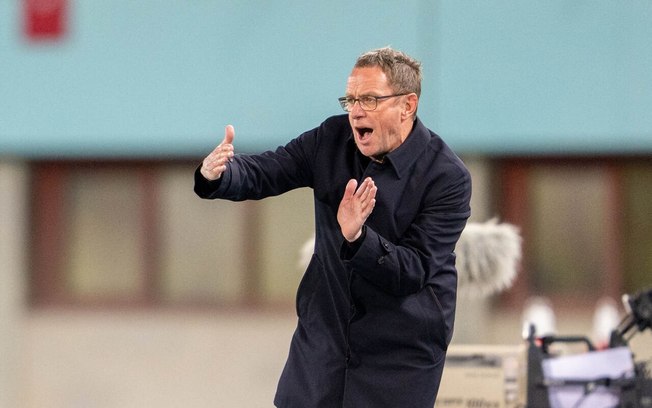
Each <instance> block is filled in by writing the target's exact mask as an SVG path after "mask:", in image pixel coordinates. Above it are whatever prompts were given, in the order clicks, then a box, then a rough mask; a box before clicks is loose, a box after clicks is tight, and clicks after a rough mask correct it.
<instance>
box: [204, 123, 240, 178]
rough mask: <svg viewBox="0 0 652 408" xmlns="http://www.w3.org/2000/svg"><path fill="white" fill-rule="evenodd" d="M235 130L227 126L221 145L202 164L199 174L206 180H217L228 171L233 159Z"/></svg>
mask: <svg viewBox="0 0 652 408" xmlns="http://www.w3.org/2000/svg"><path fill="white" fill-rule="evenodd" d="M234 137H235V129H233V126H231V125H227V127H226V128H225V130H224V140H222V143H220V144H219V145H218V146H217V147H216V148H215V149H214V150H213V151H212V152H211V153H210V154H209V155H208V156H206V158H205V159H204V161H203V162H202V164H201V169H200V170H199V172H200V173H201V175H202V176H204V178H205V179H206V180H211V181H213V180H217V179H219V178H220V177H221V176H222V173H224V172H225V171H226V165H227V163H228V162H229V161H230V160H231V159H232V158H233V155H234V154H235V153H234V150H233V138H234Z"/></svg>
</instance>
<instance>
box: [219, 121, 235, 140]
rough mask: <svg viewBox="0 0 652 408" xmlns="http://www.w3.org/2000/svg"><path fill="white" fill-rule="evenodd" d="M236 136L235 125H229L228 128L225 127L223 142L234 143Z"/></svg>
mask: <svg viewBox="0 0 652 408" xmlns="http://www.w3.org/2000/svg"><path fill="white" fill-rule="evenodd" d="M234 137H235V129H234V128H233V125H227V126H226V128H224V140H222V144H232V143H233V138H234Z"/></svg>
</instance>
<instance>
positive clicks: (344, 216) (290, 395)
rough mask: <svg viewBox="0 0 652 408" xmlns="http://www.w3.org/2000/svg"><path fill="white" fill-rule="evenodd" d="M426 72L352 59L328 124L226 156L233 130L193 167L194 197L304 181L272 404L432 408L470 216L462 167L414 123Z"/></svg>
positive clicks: (251, 193) (386, 55) (377, 54)
mask: <svg viewBox="0 0 652 408" xmlns="http://www.w3.org/2000/svg"><path fill="white" fill-rule="evenodd" d="M420 92H421V66H420V63H419V62H418V61H415V60H414V59H412V58H411V57H409V56H407V55H405V54H403V53H401V52H398V51H395V50H392V49H390V48H382V49H378V50H374V51H370V52H368V53H366V54H363V55H362V56H360V57H359V58H358V60H357V62H356V64H355V66H354V68H353V70H352V72H351V75H350V76H349V79H348V83H347V86H346V95H345V96H344V97H342V98H340V100H339V101H340V104H341V105H342V108H343V109H344V110H345V111H346V112H348V116H347V115H341V116H335V117H331V118H329V119H327V120H326V121H324V122H323V123H322V124H321V125H320V126H319V127H317V128H315V129H313V130H310V131H308V132H306V133H303V134H302V135H300V136H299V137H298V138H296V139H294V140H292V141H290V142H289V143H288V144H287V145H285V146H284V147H279V148H278V149H276V151H274V152H271V151H269V152H265V153H262V154H259V155H235V154H234V150H233V139H234V129H233V127H231V126H227V128H226V132H225V137H224V140H223V142H222V143H221V144H220V145H219V146H217V148H215V150H213V152H211V153H210V154H209V155H208V156H207V157H206V158H205V159H204V161H203V162H202V165H201V166H200V167H199V168H198V169H197V172H196V173H195V192H196V193H197V194H198V195H199V196H201V197H203V198H223V199H228V200H234V201H239V200H246V199H260V198H264V197H268V196H273V195H277V194H281V193H283V192H286V191H289V190H292V189H294V188H299V187H311V188H312V189H313V191H314V200H315V217H316V219H315V221H316V222H315V225H316V239H315V250H314V254H313V256H312V260H311V261H310V264H309V266H308V268H307V270H306V273H305V275H304V277H303V279H302V281H301V283H300V285H299V289H298V293H297V315H298V325H297V329H296V331H295V333H294V336H293V338H292V343H291V346H290V352H289V356H288V360H287V363H286V365H285V368H284V370H283V373H282V375H281V379H280V381H279V385H278V390H277V393H276V397H275V400H274V403H275V405H276V406H277V407H281V408H322V407H323V408H333V407H347V408H349V407H350V408H379V407H397V408H404V407H410V408H415V407H416V408H432V406H433V405H434V402H435V397H436V395H437V390H438V388H439V382H440V378H441V374H442V369H443V365H444V357H445V353H446V349H447V347H448V343H449V342H450V339H451V336H452V332H453V320H454V314H455V298H456V287H457V273H456V270H455V253H454V249H455V244H456V242H457V240H458V238H459V236H460V233H461V232H462V229H463V228H464V226H465V224H466V220H467V218H468V217H469V215H470V207H469V201H470V197H471V180H470V177H469V173H468V171H467V170H466V168H465V167H464V165H463V164H462V162H461V161H460V160H459V159H458V157H456V156H455V154H454V153H453V152H452V151H451V150H450V149H449V148H448V147H447V146H446V144H445V143H444V142H443V141H442V139H440V138H439V136H437V135H436V134H434V133H433V132H431V131H429V130H428V129H427V128H426V127H425V126H424V125H423V124H422V123H421V121H420V120H419V119H418V118H417V116H416V112H417V106H418V103H419V96H420Z"/></svg>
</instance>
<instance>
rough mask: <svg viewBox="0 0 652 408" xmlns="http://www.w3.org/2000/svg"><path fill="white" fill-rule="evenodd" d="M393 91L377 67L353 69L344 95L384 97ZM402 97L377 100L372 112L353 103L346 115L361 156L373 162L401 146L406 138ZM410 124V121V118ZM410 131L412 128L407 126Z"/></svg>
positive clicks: (352, 96)
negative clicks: (369, 158)
mask: <svg viewBox="0 0 652 408" xmlns="http://www.w3.org/2000/svg"><path fill="white" fill-rule="evenodd" d="M392 94H394V91H393V90H392V89H391V88H390V86H389V84H388V83H387V77H386V76H385V73H384V72H383V71H382V70H381V69H380V68H379V67H365V68H354V69H353V71H352V72H351V75H350V76H349V80H348V82H347V85H346V96H347V97H350V98H360V97H361V96H369V95H370V96H386V95H392ZM404 98H405V96H397V97H395V98H387V99H379V100H378V106H377V107H376V109H375V110H373V111H366V110H364V109H362V107H361V106H360V102H356V103H355V104H354V105H353V107H352V108H351V111H350V112H349V122H350V123H351V128H352V129H353V136H354V137H355V143H356V145H357V146H358V149H359V150H360V152H362V154H364V155H365V156H367V157H371V158H373V159H376V160H382V159H383V157H385V155H386V154H387V153H389V152H391V151H392V150H394V149H396V148H397V147H398V146H400V144H401V143H403V141H404V140H405V138H406V137H407V134H408V133H409V130H408V131H407V132H406V131H405V129H406V128H405V123H404V120H403V119H404V114H403V113H404V112H403V111H404V110H405V109H404V106H405V103H404ZM409 120H410V121H411V118H410V119H409ZM410 128H411V125H410Z"/></svg>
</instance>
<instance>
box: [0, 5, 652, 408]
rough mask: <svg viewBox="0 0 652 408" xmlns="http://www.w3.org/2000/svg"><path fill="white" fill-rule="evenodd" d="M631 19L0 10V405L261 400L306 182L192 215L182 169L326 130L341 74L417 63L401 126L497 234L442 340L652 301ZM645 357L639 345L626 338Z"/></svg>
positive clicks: (586, 319)
mask: <svg viewBox="0 0 652 408" xmlns="http://www.w3.org/2000/svg"><path fill="white" fill-rule="evenodd" d="M650 38H652V2H651V1H649V0H631V1H619V2H616V1H609V0H598V1H565V0H551V1H546V2H512V1H505V0H495V1H464V2H459V1H454V0H403V1H401V2H395V1H384V0H379V1H369V0H366V1H365V0H363V1H358V2H347V1H341V0H332V1H329V2H303V1H274V2H271V1H238V2H236V1H218V0H194V1H171V0H156V1H153V0H143V1H138V2H135V1H127V0H111V1H96V0H2V1H0V68H1V70H0V214H1V215H0V407H3V408H4V407H7V408H14V407H27V408H32V407H34V408H36V407H55V408H56V407H66V408H67V407H121V408H122V407H154V406H156V407H179V406H189V407H243V406H247V407H270V406H272V403H271V401H272V399H273V395H274V392H275V387H276V382H277V380H278V377H279V375H280V372H281V369H282V367H283V364H284V362H285V358H286V356H287V350H288V345H289V341H290V337H291V335H292V332H293V330H294V326H295V324H296V316H295V312H294V296H295V292H296V288H297V285H298V283H299V281H300V279H301V276H302V272H303V270H302V268H301V267H300V266H299V265H298V263H299V250H300V248H301V246H302V245H303V243H304V242H305V241H306V240H308V239H309V238H310V237H311V234H312V231H313V220H312V215H313V207H312V197H311V191H310V190H298V191H293V192H291V193H288V194H286V195H283V196H281V197H276V198H270V199H265V200H262V201H258V202H244V203H237V204H236V203H230V202H221V201H214V202H207V201H202V200H200V199H199V198H197V197H196V196H195V195H194V193H193V191H192V186H193V172H194V169H195V168H196V166H197V165H198V164H199V163H200V161H201V159H202V158H203V157H204V156H205V155H206V154H207V153H208V152H210V150H212V149H213V148H214V147H215V145H217V144H218V143H219V142H220V141H221V140H222V137H223V132H224V130H223V129H224V126H225V125H227V124H233V125H234V126H235V129H236V138H235V145H236V148H237V149H238V150H239V152H244V153H255V152H260V151H263V150H266V149H271V148H275V147H276V146H278V145H281V144H285V143H286V142H287V141H289V140H290V139H291V138H293V137H295V136H298V135H299V134H300V133H301V132H303V131H305V130H308V129H311V128H313V127H315V126H317V125H318V124H319V123H320V122H321V121H322V120H324V119H325V118H327V117H328V116H331V115H335V114H340V113H342V112H341V109H340V108H339V106H338V103H337V100H336V99H337V97H339V96H342V94H343V93H344V90H345V86H346V78H347V76H348V74H349V72H350V70H351V67H352V65H353V63H354V61H355V59H356V57H357V56H358V55H359V54H361V53H362V52H364V51H367V50H369V49H372V48H377V47H382V46H386V45H390V46H392V47H394V48H397V49H400V50H403V51H405V52H407V53H408V54H411V55H412V56H414V57H416V58H417V59H419V60H421V61H422V63H423V66H424V83H423V92H422V98H421V101H420V107H419V114H420V117H421V119H422V120H423V121H424V122H425V123H426V125H427V126H428V127H430V128H431V129H433V130H434V131H435V132H437V133H439V134H440V135H441V136H442V137H443V138H444V139H445V140H446V141H447V142H448V143H449V144H450V145H451V146H452V147H453V148H454V150H455V151H456V152H457V153H458V154H459V155H460V156H461V157H462V158H463V160H464V161H465V162H466V163H467V165H468V167H469V168H470V170H471V172H472V175H473V178H474V192H473V194H474V195H473V202H472V207H473V216H472V219H471V221H474V222H482V221H486V220H488V219H490V218H493V217H497V218H498V219H499V220H500V221H504V222H508V223H511V224H514V225H516V226H517V227H518V228H519V231H520V233H521V236H522V237H523V258H522V261H521V264H520V268H519V274H518V277H517V279H516V281H515V282H514V285H513V286H512V287H511V288H510V289H509V290H507V291H505V292H504V293H501V294H499V295H495V296H491V297H487V298H482V299H478V298H464V296H463V295H462V299H463V300H462V301H460V305H459V311H458V318H457V322H456V334H455V338H454V343H457V344H520V343H522V341H523V340H522V330H521V329H522V316H523V308H524V306H525V305H526V303H527V302H528V301H529V300H531V299H532V298H533V297H537V298H544V299H545V300H546V302H548V303H547V304H548V305H550V307H551V308H552V309H553V310H554V313H555V320H554V325H555V327H554V330H556V332H557V333H559V334H569V335H571V334H572V335H577V334H579V335H591V336H593V337H592V338H593V339H594V340H596V341H599V340H600V339H599V338H598V337H597V336H599V334H597V333H594V331H593V330H594V326H593V316H594V313H595V309H596V306H597V305H598V303H599V302H604V301H605V299H607V302H612V304H614V305H615V308H616V309H618V312H619V313H621V314H622V313H624V312H623V310H622V306H621V302H620V298H621V296H622V295H623V294H625V293H634V292H638V291H640V290H643V289H647V288H649V287H650V286H652V277H651V276H652V275H651V272H652V188H650V186H652V160H651V159H652V114H650V112H652V69H650V67H652V41H650ZM635 340H636V341H635V343H636V344H634V347H635V348H637V350H638V351H637V352H638V353H639V355H640V354H641V353H642V354H643V355H645V353H650V349H652V347H650V345H652V341H651V339H650V336H649V335H648V334H645V333H644V334H643V335H642V336H640V337H638V338H636V339H635Z"/></svg>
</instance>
